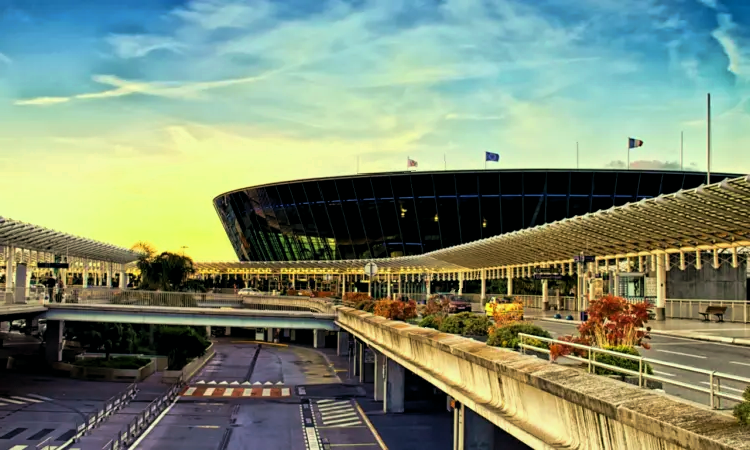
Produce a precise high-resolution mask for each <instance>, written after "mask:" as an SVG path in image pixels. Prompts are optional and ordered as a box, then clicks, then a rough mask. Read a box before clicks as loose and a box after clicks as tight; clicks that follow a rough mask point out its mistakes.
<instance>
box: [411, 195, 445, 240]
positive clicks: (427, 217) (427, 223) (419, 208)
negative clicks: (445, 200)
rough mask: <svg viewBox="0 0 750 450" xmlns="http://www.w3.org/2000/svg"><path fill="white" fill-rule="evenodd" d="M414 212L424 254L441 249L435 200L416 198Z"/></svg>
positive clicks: (431, 198)
mask: <svg viewBox="0 0 750 450" xmlns="http://www.w3.org/2000/svg"><path fill="white" fill-rule="evenodd" d="M414 212H415V214H416V215H417V219H418V220H419V231H421V232H422V244H423V245H424V251H425V253H427V252H431V251H433V250H439V249H441V248H443V247H442V244H441V239H440V224H439V223H438V221H439V216H438V212H437V208H436V204H435V198H434V197H429V198H418V199H417V200H416V201H415V207H414Z"/></svg>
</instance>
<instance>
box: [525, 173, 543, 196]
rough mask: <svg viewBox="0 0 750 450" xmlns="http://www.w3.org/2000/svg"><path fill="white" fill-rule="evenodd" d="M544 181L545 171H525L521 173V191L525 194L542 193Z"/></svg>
mask: <svg viewBox="0 0 750 450" xmlns="http://www.w3.org/2000/svg"><path fill="white" fill-rule="evenodd" d="M546 181H547V172H525V173H524V174H523V193H524V194H525V195H541V194H543V193H544V184H545V182H546Z"/></svg>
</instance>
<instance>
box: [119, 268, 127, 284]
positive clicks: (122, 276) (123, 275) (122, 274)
mask: <svg viewBox="0 0 750 450" xmlns="http://www.w3.org/2000/svg"><path fill="white" fill-rule="evenodd" d="M127 275H128V274H126V273H125V271H124V270H121V271H120V289H127V287H128V282H127Z"/></svg>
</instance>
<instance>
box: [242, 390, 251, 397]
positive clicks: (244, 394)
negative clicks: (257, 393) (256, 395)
mask: <svg viewBox="0 0 750 450" xmlns="http://www.w3.org/2000/svg"><path fill="white" fill-rule="evenodd" d="M251 395H253V390H252V389H243V390H242V396H243V397H250V396H251Z"/></svg>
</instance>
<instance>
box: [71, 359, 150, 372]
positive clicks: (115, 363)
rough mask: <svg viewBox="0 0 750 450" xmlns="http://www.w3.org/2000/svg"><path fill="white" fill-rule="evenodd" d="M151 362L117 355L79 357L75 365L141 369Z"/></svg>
mask: <svg viewBox="0 0 750 450" xmlns="http://www.w3.org/2000/svg"><path fill="white" fill-rule="evenodd" d="M149 363H151V360H150V359H145V358H138V357H136V356H115V357H112V358H110V359H107V358H87V359H79V360H77V361H76V362H75V363H74V364H73V365H74V366H78V367H101V368H106V369H125V370H129V369H140V368H141V367H143V366H145V365H148V364H149Z"/></svg>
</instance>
